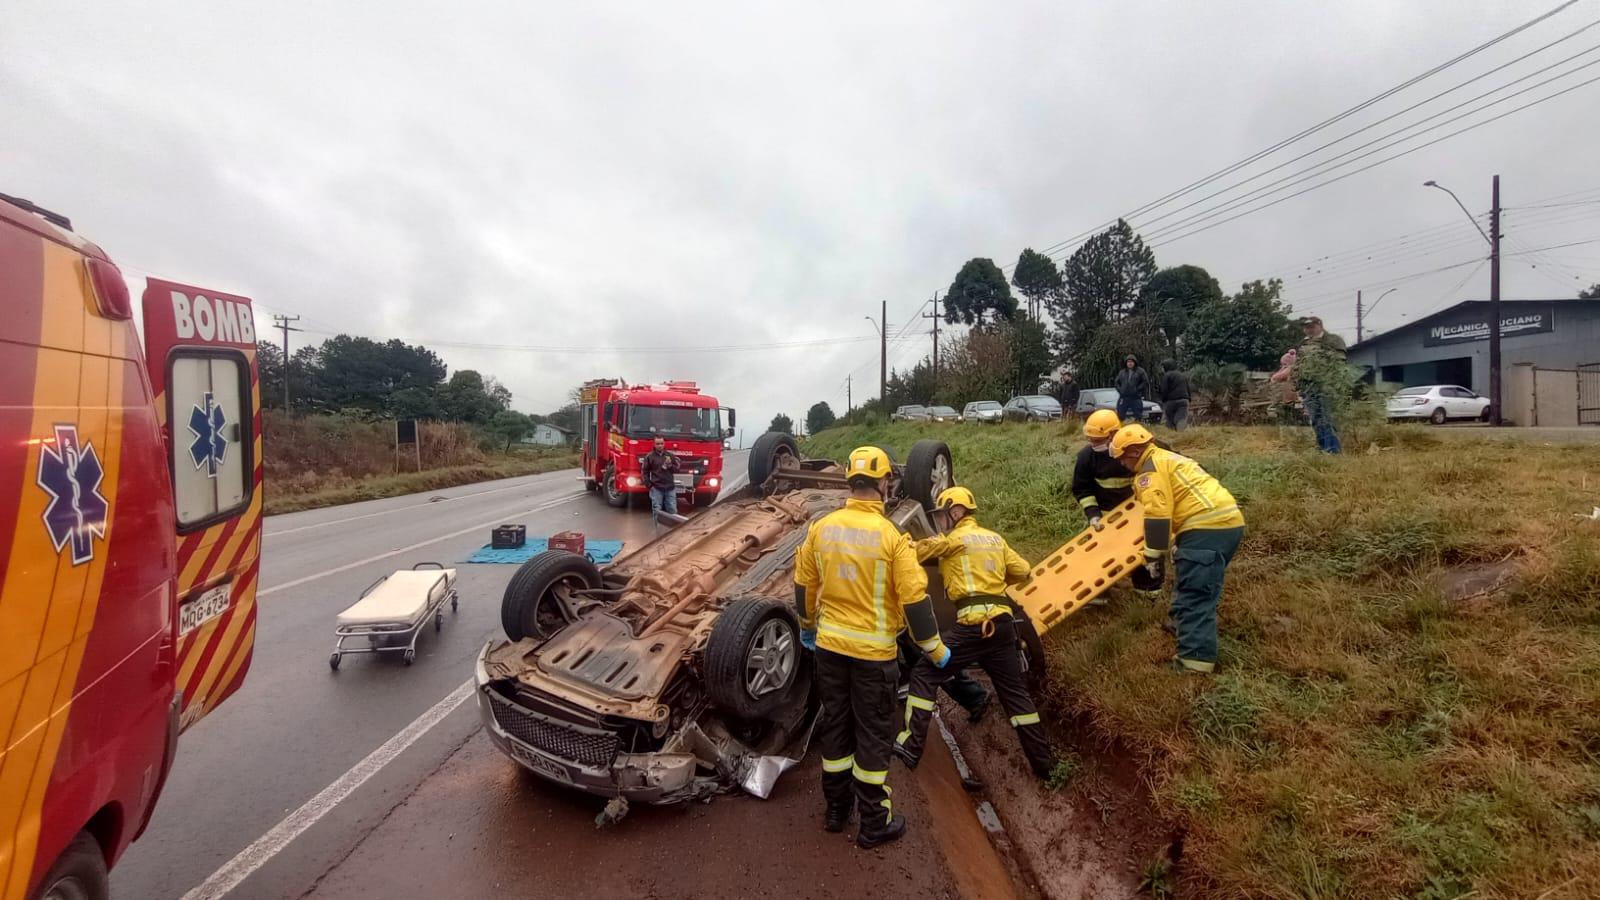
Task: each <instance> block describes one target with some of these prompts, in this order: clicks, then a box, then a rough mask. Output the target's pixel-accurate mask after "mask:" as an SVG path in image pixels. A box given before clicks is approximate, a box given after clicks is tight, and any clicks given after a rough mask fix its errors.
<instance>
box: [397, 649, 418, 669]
mask: <svg viewBox="0 0 1600 900" xmlns="http://www.w3.org/2000/svg"><path fill="white" fill-rule="evenodd" d="M416 658H417V650H416V648H415V647H407V648H406V652H405V653H404V654H403V655H402V656H401V657H400V660H401V662H404V663H405V664H406V665H408V666H409V665H411V661H412V660H414V659H416Z"/></svg>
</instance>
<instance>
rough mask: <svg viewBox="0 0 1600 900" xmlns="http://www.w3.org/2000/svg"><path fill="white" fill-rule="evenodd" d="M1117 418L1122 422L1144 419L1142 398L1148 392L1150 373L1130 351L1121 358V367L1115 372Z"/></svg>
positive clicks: (1147, 394)
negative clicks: (1119, 370)
mask: <svg viewBox="0 0 1600 900" xmlns="http://www.w3.org/2000/svg"><path fill="white" fill-rule="evenodd" d="M1115 387H1116V389H1117V418H1118V419H1121V420H1122V421H1124V422H1142V421H1144V399H1145V397H1147V396H1149V394H1150V373H1148V372H1146V371H1145V370H1144V366H1141V365H1139V357H1137V356H1134V355H1133V354H1132V353H1129V354H1128V358H1127V359H1125V360H1123V369H1122V371H1121V372H1118V373H1117V381H1116V384H1115Z"/></svg>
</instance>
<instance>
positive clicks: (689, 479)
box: [672, 475, 694, 488]
mask: <svg viewBox="0 0 1600 900" xmlns="http://www.w3.org/2000/svg"><path fill="white" fill-rule="evenodd" d="M672 480H673V481H674V482H675V483H676V484H677V485H678V487H681V488H692V487H694V476H693V475H674V476H672Z"/></svg>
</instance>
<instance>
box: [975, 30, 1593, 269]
mask: <svg viewBox="0 0 1600 900" xmlns="http://www.w3.org/2000/svg"><path fill="white" fill-rule="evenodd" d="M1576 2H1577V0H1568V2H1566V3H1562V4H1561V5H1559V6H1557V7H1555V8H1554V9H1552V10H1550V11H1549V12H1546V13H1544V14H1543V15H1539V16H1536V17H1534V18H1532V19H1529V20H1528V21H1526V22H1524V23H1522V24H1521V25H1518V26H1517V27H1515V28H1512V29H1511V30H1509V31H1506V32H1504V33H1502V34H1500V35H1498V36H1496V37H1494V38H1491V39H1490V40H1488V41H1485V42H1484V43H1482V44H1479V45H1478V46H1476V47H1473V48H1472V49H1470V50H1468V51H1466V52H1465V53H1462V54H1460V55H1458V56H1456V57H1454V58H1452V59H1450V60H1447V61H1446V62H1443V63H1441V64H1439V65H1437V66H1434V67H1433V68H1431V69H1429V70H1427V71H1426V72H1423V73H1422V74H1420V75H1416V76H1414V77H1412V78H1409V79H1407V80H1406V81H1403V82H1401V83H1400V84H1398V85H1395V86H1394V87H1391V88H1389V89H1387V90H1385V91H1382V92H1380V93H1378V94H1376V95H1374V96H1373V97H1371V98H1369V99H1367V100H1364V101H1362V102H1361V103H1358V104H1356V105H1355V106H1352V107H1350V108H1349V109H1346V110H1344V111H1343V112H1340V113H1338V114H1336V115H1334V116H1331V117H1329V118H1327V119H1324V120H1322V121H1321V122H1318V123H1317V124H1315V125H1312V126H1311V127H1309V128H1306V129H1304V130H1302V131H1300V132H1299V133H1297V134H1294V135H1292V136H1290V137H1287V138H1284V139H1283V140H1280V141H1278V142H1277V143H1275V144H1273V145H1272V146H1270V147H1267V148H1265V149H1263V150H1260V151H1257V152H1256V153H1254V154H1252V155H1250V156H1248V157H1246V158H1245V159H1242V160H1240V161H1238V162H1235V163H1233V164H1231V165H1228V166H1226V167H1224V168H1221V169H1218V170H1217V171H1215V172H1212V173H1211V174H1210V175H1207V176H1205V177H1204V178H1201V179H1199V180H1197V181H1194V182H1191V183H1190V184H1188V185H1185V186H1184V187H1182V188H1179V189H1178V190H1176V191H1173V192H1171V193H1169V194H1167V195H1165V196H1163V197H1160V198H1157V199H1156V200H1153V201H1150V202H1149V203H1146V204H1144V205H1143V206H1140V207H1138V208H1137V209H1134V210H1133V211H1132V212H1129V213H1126V214H1124V215H1123V216H1121V217H1120V218H1123V219H1129V218H1134V217H1137V216H1139V215H1142V214H1144V213H1146V212H1149V211H1150V210H1152V209H1156V208H1159V207H1161V206H1164V205H1166V204H1167V203H1170V202H1171V201H1173V200H1176V199H1178V198H1180V197H1183V196H1185V195H1187V194H1189V193H1191V192H1193V191H1195V190H1198V189H1200V188H1202V187H1205V186H1206V185H1208V184H1211V183H1212V182H1214V181H1216V180H1217V179H1219V178H1224V177H1226V176H1228V175H1230V174H1232V173H1233V172H1236V171H1238V170H1239V169H1241V168H1244V167H1245V166H1248V165H1251V164H1252V163H1255V162H1257V161H1259V160H1261V159H1264V158H1265V157H1267V156H1270V155H1271V154H1273V153H1276V152H1277V151H1279V150H1281V149H1283V148H1284V147H1287V146H1289V145H1291V144H1294V143H1295V142H1297V141H1300V140H1303V139H1304V138H1307V137H1310V136H1311V135H1313V134H1316V133H1317V132H1319V131H1322V130H1323V129H1326V128H1328V127H1330V126H1332V125H1335V124H1337V123H1339V122H1341V121H1343V120H1344V119H1347V118H1349V117H1350V116H1352V115H1355V114H1356V113H1359V112H1361V111H1362V110H1364V109H1367V108H1369V107H1371V106H1373V105H1374V104H1377V103H1380V102H1382V101H1383V100H1386V99H1388V98H1389V97H1391V96H1394V95H1395V94H1397V93H1400V92H1401V91H1404V90H1406V89H1408V88H1410V87H1412V86H1414V85H1416V84H1418V83H1420V82H1422V81H1424V80H1426V79H1428V78H1430V77H1432V76H1434V75H1436V74H1438V73H1440V72H1443V71H1445V70H1447V69H1449V68H1451V67H1453V66H1455V65H1457V64H1458V63H1461V62H1463V61H1465V60H1467V59H1470V58H1471V57H1473V56H1476V55H1477V54H1479V53H1482V52H1483V51H1485V50H1488V49H1489V48H1491V47H1493V46H1495V45H1497V44H1499V43H1501V42H1503V41H1506V40H1508V39H1510V38H1512V37H1515V36H1516V35H1518V34H1521V33H1522V32H1524V31H1526V30H1528V29H1529V28H1532V27H1534V26H1535V25H1538V24H1540V23H1542V22H1544V21H1545V20H1547V19H1549V18H1551V17H1552V16H1555V15H1557V14H1559V13H1561V12H1563V11H1565V10H1566V9H1567V8H1568V7H1571V6H1572V5H1573V4H1574V3H1576ZM1115 224H1116V220H1115V219H1113V220H1111V221H1110V222H1105V223H1102V224H1100V225H1097V226H1095V227H1094V228H1091V229H1089V230H1087V231H1082V232H1079V233H1078V234H1076V235H1073V236H1072V237H1069V238H1066V239H1065V240H1062V241H1057V242H1056V243H1054V244H1051V245H1050V246H1048V247H1046V248H1045V249H1044V250H1043V251H1040V252H1042V253H1044V254H1046V255H1052V254H1054V253H1055V252H1056V251H1059V250H1061V249H1062V248H1065V247H1067V246H1069V245H1072V244H1076V243H1078V242H1080V241H1082V240H1083V239H1084V238H1087V237H1089V236H1091V235H1094V234H1097V233H1099V232H1100V231H1103V230H1105V229H1106V228H1108V227H1110V226H1112V225H1115ZM1004 268H1010V267H1009V266H1008V267H1004Z"/></svg>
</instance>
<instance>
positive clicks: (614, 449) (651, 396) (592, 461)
mask: <svg viewBox="0 0 1600 900" xmlns="http://www.w3.org/2000/svg"><path fill="white" fill-rule="evenodd" d="M579 402H580V404H581V415H582V418H581V420H580V425H579V428H580V429H581V434H582V450H581V459H582V464H583V481H584V486H585V487H587V488H588V489H589V490H591V491H595V492H597V493H599V494H601V495H602V496H604V497H605V498H606V502H607V503H609V504H611V505H612V506H618V507H621V506H627V505H628V504H629V503H630V502H631V501H632V499H633V498H634V497H635V496H642V495H644V494H646V493H648V490H649V489H648V488H647V487H646V486H645V483H644V472H643V470H642V468H641V464H640V463H641V460H643V459H644V457H645V455H646V454H648V453H649V452H650V449H651V446H652V444H653V443H654V441H655V439H656V438H661V439H662V440H663V441H664V442H665V443H666V447H667V449H668V450H670V451H671V452H672V453H673V454H674V455H676V456H677V457H678V474H677V476H676V477H677V482H678V496H679V498H680V499H687V500H689V501H690V502H691V503H693V504H694V505H696V506H702V507H703V506H708V505H710V504H711V502H712V501H714V500H716V499H717V494H718V493H719V492H720V491H721V490H722V484H723V480H722V442H723V441H725V440H727V439H728V438H730V437H732V436H733V425H734V411H733V410H731V409H725V408H722V407H720V406H718V405H717V398H715V397H711V396H707V395H706V394H702V393H701V392H700V388H699V386H698V385H696V384H695V383H694V382H692V381H668V382H664V383H662V384H653V385H647V384H628V383H627V382H624V381H621V380H619V379H614V378H604V379H596V380H594V381H588V382H585V383H584V385H583V389H582V393H581V394H580V399H579ZM723 413H727V417H726V418H727V426H726V427H724V425H723V415H722V414H723Z"/></svg>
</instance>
